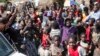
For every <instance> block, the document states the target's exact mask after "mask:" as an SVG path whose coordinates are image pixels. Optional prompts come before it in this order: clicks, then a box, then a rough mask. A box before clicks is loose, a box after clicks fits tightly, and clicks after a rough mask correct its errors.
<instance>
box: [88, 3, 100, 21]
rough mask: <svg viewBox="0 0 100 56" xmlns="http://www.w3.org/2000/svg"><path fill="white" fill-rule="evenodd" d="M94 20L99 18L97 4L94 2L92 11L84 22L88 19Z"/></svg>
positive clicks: (99, 13) (99, 11) (99, 10)
mask: <svg viewBox="0 0 100 56" xmlns="http://www.w3.org/2000/svg"><path fill="white" fill-rule="evenodd" d="M91 18H94V19H95V20H97V19H99V18H100V7H99V3H98V2H94V8H93V11H92V12H90V14H89V15H88V16H87V18H86V21H88V20H89V19H91Z"/></svg>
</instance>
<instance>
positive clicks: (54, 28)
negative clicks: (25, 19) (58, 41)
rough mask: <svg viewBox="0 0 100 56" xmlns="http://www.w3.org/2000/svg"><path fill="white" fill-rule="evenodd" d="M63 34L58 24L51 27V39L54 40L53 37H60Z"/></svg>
mask: <svg viewBox="0 0 100 56" xmlns="http://www.w3.org/2000/svg"><path fill="white" fill-rule="evenodd" d="M60 34H61V32H60V28H59V25H58V23H57V22H54V23H53V24H52V26H51V31H50V37H51V39H53V37H54V36H55V35H59V36H60Z"/></svg>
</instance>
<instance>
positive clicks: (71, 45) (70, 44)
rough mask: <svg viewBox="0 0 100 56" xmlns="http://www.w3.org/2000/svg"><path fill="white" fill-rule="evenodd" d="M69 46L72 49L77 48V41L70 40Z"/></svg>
mask: <svg viewBox="0 0 100 56" xmlns="http://www.w3.org/2000/svg"><path fill="white" fill-rule="evenodd" d="M68 44H69V46H70V47H71V48H73V47H74V46H75V41H74V39H73V38H70V39H69V41H68Z"/></svg>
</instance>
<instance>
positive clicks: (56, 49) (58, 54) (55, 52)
mask: <svg viewBox="0 0 100 56" xmlns="http://www.w3.org/2000/svg"><path fill="white" fill-rule="evenodd" d="M53 40H54V42H53V43H52V44H51V46H50V50H51V54H52V56H62V51H63V49H62V47H61V45H60V38H59V36H57V35H55V36H54V39H53Z"/></svg>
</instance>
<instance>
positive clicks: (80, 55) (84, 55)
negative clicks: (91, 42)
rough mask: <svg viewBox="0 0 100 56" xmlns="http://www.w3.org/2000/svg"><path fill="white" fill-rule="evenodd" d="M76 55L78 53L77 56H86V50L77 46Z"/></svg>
mask: <svg viewBox="0 0 100 56" xmlns="http://www.w3.org/2000/svg"><path fill="white" fill-rule="evenodd" d="M78 53H79V56H86V49H85V48H83V47H82V46H79V47H78Z"/></svg>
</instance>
